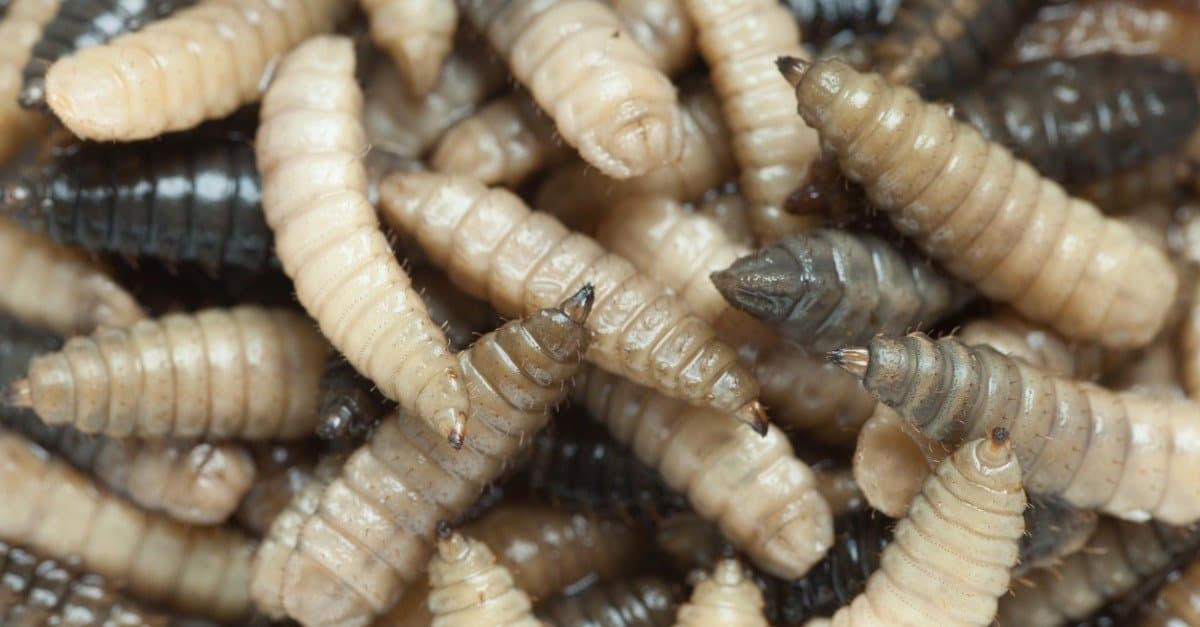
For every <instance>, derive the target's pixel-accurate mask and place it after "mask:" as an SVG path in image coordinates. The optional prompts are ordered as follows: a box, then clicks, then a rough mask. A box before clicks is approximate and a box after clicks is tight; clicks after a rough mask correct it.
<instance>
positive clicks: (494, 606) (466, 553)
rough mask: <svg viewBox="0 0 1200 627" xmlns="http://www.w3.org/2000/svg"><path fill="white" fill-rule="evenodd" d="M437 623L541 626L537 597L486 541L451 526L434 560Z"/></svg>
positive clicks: (432, 601)
mask: <svg viewBox="0 0 1200 627" xmlns="http://www.w3.org/2000/svg"><path fill="white" fill-rule="evenodd" d="M429 588H430V589H429V599H428V601H427V603H428V606H429V610H430V612H431V613H432V614H433V621H432V622H431V626H432V627H484V626H492V625H494V626H495V627H542V626H543V625H544V623H542V622H541V621H539V620H538V619H536V618H534V616H533V603H532V602H530V600H529V595H528V594H525V591H524V590H521V589H520V587H518V586H517V585H516V584H515V582H514V581H513V576H512V573H510V572H508V569H507V568H505V567H504V565H502V564H498V563H496V556H495V555H494V554H493V553H492V551H491V550H490V549H488V547H487V545H485V544H484V543H482V542H480V541H478V540H474V539H471V538H464V537H463V536H462V535H461V534H458V533H455V532H450V533H449V535H448V537H446V538H443V539H440V540H438V543H437V551H436V552H435V553H434V556H433V559H431V560H429Z"/></svg>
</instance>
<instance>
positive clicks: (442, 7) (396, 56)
mask: <svg viewBox="0 0 1200 627" xmlns="http://www.w3.org/2000/svg"><path fill="white" fill-rule="evenodd" d="M360 4H361V5H362V8H363V10H364V11H365V12H366V13H367V17H368V18H369V21H370V24H371V39H373V40H375V43H376V44H377V45H379V46H380V47H381V48H383V49H384V50H387V52H388V55H389V56H391V58H392V61H393V62H394V63H395V64H396V67H398V68H399V69H400V74H401V75H402V76H403V77H404V79H405V80H406V81H407V82H408V86H409V88H410V89H412V91H413V92H414V93H416V94H421V95H424V94H427V93H429V91H430V90H431V89H433V88H434V85H435V84H437V81H438V77H439V76H440V75H441V72H442V63H444V62H445V60H446V57H447V56H448V55H449V54H450V50H451V49H452V48H453V47H454V31H455V28H456V27H457V25H458V6H457V5H456V4H455V3H454V0H362V1H361V3H360Z"/></svg>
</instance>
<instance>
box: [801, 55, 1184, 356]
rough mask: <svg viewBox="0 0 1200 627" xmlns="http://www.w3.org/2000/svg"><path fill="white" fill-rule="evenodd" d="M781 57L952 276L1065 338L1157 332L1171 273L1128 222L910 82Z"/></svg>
mask: <svg viewBox="0 0 1200 627" xmlns="http://www.w3.org/2000/svg"><path fill="white" fill-rule="evenodd" d="M779 66H780V70H781V71H782V72H783V74H784V76H785V78H786V79H787V80H788V81H789V82H790V83H791V84H792V85H794V86H795V88H796V98H797V101H798V103H799V111H800V115H801V116H802V117H803V118H804V119H805V120H806V121H808V123H809V124H812V125H813V126H814V128H816V129H817V130H818V131H819V132H820V133H821V140H822V143H823V145H824V146H825V148H827V149H829V150H831V151H833V152H834V153H835V154H836V155H837V156H838V159H839V162H840V165H841V168H842V171H843V172H844V173H845V174H846V175H847V176H848V177H849V178H850V179H851V180H853V181H855V182H857V183H860V184H862V185H863V186H864V187H865V188H866V191H867V195H868V197H869V198H870V200H871V202H872V203H873V204H875V205H877V206H879V207H880V208H882V209H884V210H886V211H887V212H889V215H890V217H891V218H892V222H893V223H894V224H895V225H896V227H897V228H898V229H899V230H900V231H901V232H902V233H904V234H906V235H908V236H909V237H912V238H914V239H915V240H916V241H917V243H918V245H919V246H920V247H921V248H922V249H923V250H924V251H925V252H926V253H927V254H929V255H930V256H931V257H933V258H934V259H936V260H938V261H940V262H941V263H942V264H943V265H944V266H945V267H946V269H947V270H949V272H950V273H951V274H952V275H954V276H957V277H958V278H960V279H962V280H964V281H967V282H970V283H974V284H975V285H976V287H978V288H979V291H980V292H982V293H983V294H984V295H986V296H988V297H990V298H992V299H995V300H999V301H1005V302H1008V303H1010V304H1012V305H1013V307H1014V308H1016V309H1017V311H1019V312H1020V313H1021V314H1023V315H1025V316H1026V317H1028V318H1030V319H1031V320H1034V321H1037V322H1044V323H1047V324H1050V325H1052V326H1053V327H1054V328H1055V329H1056V330H1058V331H1059V332H1061V333H1063V334H1064V335H1066V336H1069V337H1073V338H1078V339H1082V340H1087V341H1092V342H1097V343H1100V344H1103V345H1105V346H1111V347H1115V348H1128V347H1136V346H1140V345H1144V344H1146V343H1148V342H1149V341H1150V340H1151V339H1152V338H1153V337H1154V335H1155V334H1156V333H1157V332H1158V330H1159V328H1160V327H1161V326H1162V324H1163V321H1164V319H1165V316H1166V314H1167V312H1168V310H1169V309H1170V307H1171V304H1172V303H1173V301H1174V296H1175V289H1176V285H1177V278H1176V276H1175V271H1174V269H1173V267H1172V266H1171V265H1170V263H1169V262H1168V260H1167V258H1166V257H1165V256H1164V255H1163V254H1162V252H1161V251H1159V250H1157V249H1156V248H1155V247H1154V246H1153V245H1150V244H1147V243H1145V242H1143V241H1142V240H1140V239H1139V238H1138V237H1137V235H1136V234H1135V233H1134V231H1133V230H1132V229H1131V228H1129V227H1128V226H1126V225H1124V224H1122V223H1120V222H1118V221H1115V220H1111V219H1107V218H1105V217H1104V216H1102V215H1101V214H1100V213H1099V211H1097V209H1096V208H1095V207H1094V206H1092V205H1091V204H1089V203H1087V202H1084V201H1082V200H1078V199H1075V198H1071V197H1070V196H1068V195H1067V194H1066V192H1064V191H1063V189H1062V188H1061V187H1059V186H1058V184H1056V183H1054V182H1053V181H1050V180H1049V179H1046V178H1044V177H1041V176H1039V175H1038V174H1037V172H1035V171H1034V170H1033V168H1032V167H1031V166H1029V165H1028V164H1026V163H1024V162H1021V161H1018V160H1017V159H1015V158H1014V157H1013V156H1012V154H1011V153H1010V152H1009V151H1008V150H1007V149H1005V148H1003V147H1002V146H1000V145H998V144H994V143H989V142H987V141H986V140H984V139H983V137H982V136H981V135H980V134H979V133H978V131H976V130H975V129H973V128H971V127H969V126H968V125H965V124H962V123H959V122H956V121H955V120H954V119H953V118H952V117H951V116H950V115H949V114H948V113H947V111H946V109H945V107H943V106H941V105H938V104H929V103H924V102H922V101H921V99H920V97H918V96H917V94H916V92H914V91H912V90H911V89H908V88H905V87H892V86H890V85H888V84H887V83H886V82H885V81H884V80H883V78H882V77H880V76H879V75H877V74H860V73H859V72H857V71H855V70H853V69H851V68H850V66H848V65H846V64H845V63H843V62H841V61H839V60H836V59H834V60H828V61H819V62H817V63H815V64H810V63H808V62H806V61H803V60H801V59H799V58H781V59H780V60H779Z"/></svg>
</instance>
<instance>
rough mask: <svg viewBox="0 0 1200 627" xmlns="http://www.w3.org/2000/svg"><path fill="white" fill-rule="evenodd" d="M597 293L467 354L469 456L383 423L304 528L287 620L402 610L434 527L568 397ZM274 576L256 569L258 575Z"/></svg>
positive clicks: (359, 617) (288, 589) (390, 421)
mask: <svg viewBox="0 0 1200 627" xmlns="http://www.w3.org/2000/svg"><path fill="white" fill-rule="evenodd" d="M593 297H594V295H593V291H592V289H591V287H590V286H585V287H584V288H582V289H580V290H579V291H578V292H576V293H575V294H574V295H572V296H571V297H569V298H568V299H567V300H566V301H565V302H563V303H562V304H560V305H559V306H558V307H557V308H553V309H542V310H539V311H537V312H535V313H533V314H532V315H530V316H529V317H528V318H521V319H516V320H513V321H511V322H509V323H508V324H506V325H504V326H503V327H501V328H500V329H498V330H496V331H493V332H492V333H490V334H488V335H486V336H484V337H483V338H480V339H479V341H477V342H476V343H475V345H474V346H472V347H471V349H470V350H468V351H464V352H462V353H459V357H458V359H459V365H460V368H461V372H462V373H463V378H464V384H465V386H466V389H468V390H469V391H470V393H471V415H470V424H471V425H472V428H473V429H474V430H475V433H474V435H473V436H472V437H471V438H469V439H468V440H467V441H466V443H465V445H464V446H463V447H462V449H461V450H456V449H455V448H454V446H453V444H451V443H449V442H446V441H445V440H441V439H440V438H439V435H438V432H436V431H433V430H431V429H430V428H429V427H427V426H426V425H425V424H424V423H423V422H420V421H415V420H413V419H411V418H408V419H404V417H403V416H400V415H397V416H390V417H388V418H385V419H384V420H383V422H382V423H381V424H380V425H379V427H378V428H376V429H375V431H374V432H373V433H372V434H371V437H370V438H368V440H367V442H366V444H364V445H363V446H362V447H361V448H359V449H358V450H357V451H355V453H354V454H353V455H351V456H350V458H349V459H348V460H347V461H346V465H345V466H344V467H343V468H342V471H341V474H340V476H339V477H338V478H337V479H336V480H334V481H333V482H332V483H330V484H329V487H328V488H326V489H325V491H324V493H323V494H322V495H321V499H320V505H319V506H318V507H317V509H316V510H315V512H314V513H313V514H312V515H311V516H308V517H307V519H306V520H304V521H303V523H302V525H301V526H300V529H299V532H298V536H297V540H296V543H295V545H294V546H295V548H294V550H292V551H291V552H290V555H289V556H288V557H287V559H286V561H285V562H283V564H284V569H283V576H282V594H281V599H282V605H283V607H284V608H285V609H286V611H287V613H288V615H290V616H292V617H293V618H296V619H297V620H300V621H301V622H305V623H320V624H325V623H330V622H341V623H345V624H363V623H365V622H366V621H367V620H368V618H369V617H370V616H371V615H373V614H379V613H382V612H384V611H386V610H387V609H388V608H389V607H391V606H392V604H394V603H395V602H396V600H397V599H398V598H399V595H400V593H401V592H402V591H403V590H404V588H405V587H408V586H410V585H411V584H412V583H413V582H414V581H416V580H417V579H418V577H419V576H420V573H421V569H422V568H423V567H424V565H425V562H426V560H427V558H428V556H429V552H430V550H431V546H430V543H431V542H432V541H433V539H434V532H435V527H436V525H437V522H438V521H439V520H451V519H453V518H454V517H455V516H456V515H458V514H460V513H463V512H465V511H466V510H467V509H468V508H469V507H470V506H471V503H472V502H474V501H475V499H476V497H478V496H479V494H480V493H481V492H482V491H483V488H484V486H485V485H486V484H487V483H489V482H490V481H492V480H493V479H495V478H497V477H498V476H500V474H501V473H503V471H504V470H505V468H506V466H507V465H508V464H509V462H510V461H511V460H512V459H513V458H514V457H515V456H516V455H517V453H519V452H520V451H521V449H523V448H524V447H526V446H528V444H529V442H530V440H531V439H532V437H531V436H532V434H533V433H534V432H536V431H537V430H538V429H540V428H541V427H542V426H543V425H545V423H546V420H547V419H548V418H549V412H550V410H551V409H552V408H553V407H554V406H555V405H557V404H558V403H559V402H560V401H561V400H562V399H563V397H564V395H565V394H566V387H567V382H569V381H570V380H571V379H572V377H574V376H575V374H576V372H577V371H578V368H579V364H580V356H581V354H582V353H583V352H584V351H585V350H586V348H587V343H588V331H587V328H586V327H585V326H584V323H585V321H586V320H587V318H588V314H589V313H590V312H591V308H592V303H593ZM272 533H274V531H273V532H272ZM277 569H278V566H275V567H273V568H266V569H265V568H264V564H263V563H262V562H260V563H259V568H258V571H257V574H256V578H261V577H268V578H270V577H279V573H278V572H277ZM264 609H265V608H264Z"/></svg>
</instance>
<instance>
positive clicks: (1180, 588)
mask: <svg viewBox="0 0 1200 627" xmlns="http://www.w3.org/2000/svg"><path fill="white" fill-rule="evenodd" d="M1197 623H1200V561H1193V562H1191V563H1190V564H1188V565H1187V567H1186V568H1184V569H1183V570H1182V571H1181V572H1180V573H1179V575H1178V577H1177V578H1172V579H1168V580H1167V583H1166V584H1165V585H1163V587H1162V588H1161V589H1160V590H1159V591H1158V593H1157V594H1155V595H1154V599H1153V600H1152V601H1151V602H1150V603H1147V604H1146V606H1145V608H1143V610H1142V612H1141V615H1140V616H1139V617H1138V625H1141V626H1143V627H1176V626H1179V625H1195V624H1197Z"/></svg>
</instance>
